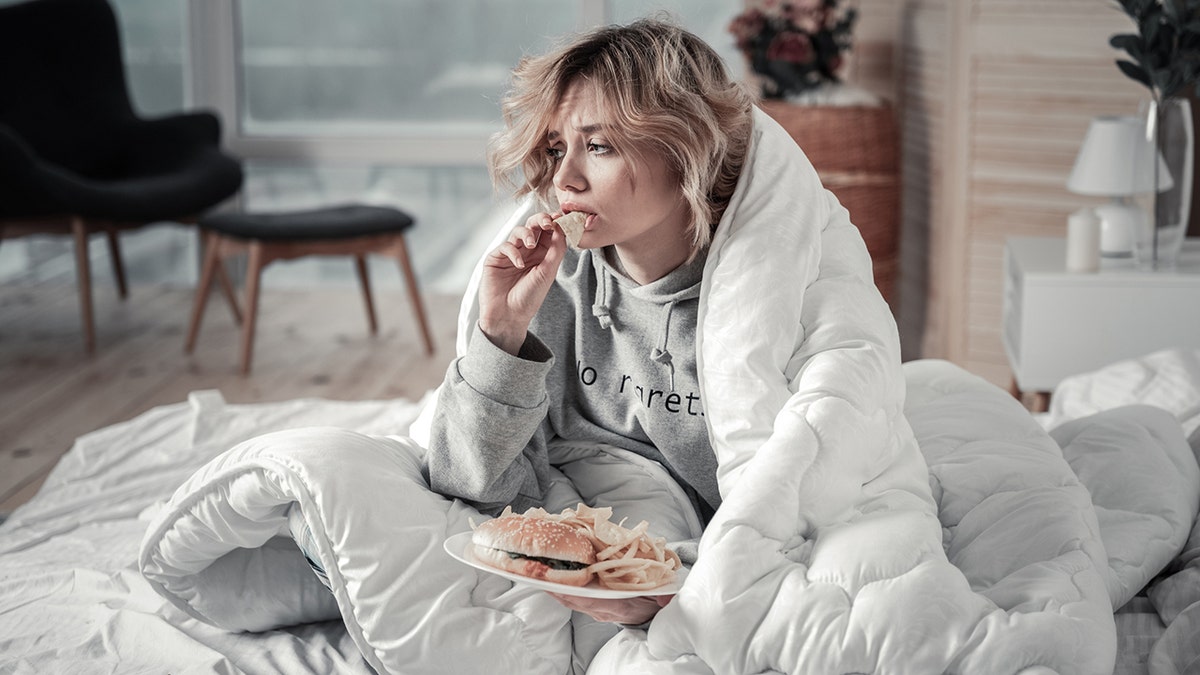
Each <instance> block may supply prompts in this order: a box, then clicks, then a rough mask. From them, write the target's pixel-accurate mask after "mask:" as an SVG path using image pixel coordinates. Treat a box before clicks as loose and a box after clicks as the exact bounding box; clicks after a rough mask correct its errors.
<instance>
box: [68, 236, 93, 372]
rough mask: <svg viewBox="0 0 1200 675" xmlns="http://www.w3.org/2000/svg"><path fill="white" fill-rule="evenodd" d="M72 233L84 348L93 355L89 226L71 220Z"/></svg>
mask: <svg viewBox="0 0 1200 675" xmlns="http://www.w3.org/2000/svg"><path fill="white" fill-rule="evenodd" d="M71 233H72V234H73V235H74V237H75V276H76V282H77V283H78V284H79V314H80V319H81V320H82V321H83V348H84V350H85V351H86V352H87V353H88V355H92V354H95V353H96V326H95V324H94V323H93V322H92V266H91V263H90V262H89V260H88V232H87V225H85V224H84V222H83V219H82V218H78V217H75V218H72V219H71Z"/></svg>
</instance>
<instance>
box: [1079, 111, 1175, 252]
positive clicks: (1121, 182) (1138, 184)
mask: <svg viewBox="0 0 1200 675" xmlns="http://www.w3.org/2000/svg"><path fill="white" fill-rule="evenodd" d="M1152 157H1156V158H1157V160H1158V190H1159V191H1160V192H1162V191H1165V190H1170V189H1171V188H1172V187H1173V186H1174V181H1172V180H1171V172H1170V170H1169V169H1168V168H1167V163H1166V161H1165V160H1163V157H1162V154H1161V153H1159V152H1157V151H1155V149H1154V144H1153V143H1152V142H1151V141H1150V140H1149V139H1148V138H1147V137H1146V124H1145V121H1144V120H1143V119H1142V118H1140V117H1124V116H1102V117H1096V118H1094V119H1093V120H1092V123H1091V126H1089V127H1088V131H1087V135H1086V136H1085V137H1084V139H1083V146H1082V147H1080V148H1079V155H1078V156H1077V157H1076V158H1075V167H1074V168H1073V169H1071V177H1070V178H1068V179H1067V189H1068V190H1070V191H1071V192H1074V193H1075V194H1080V195H1090V196H1093V197H1112V201H1111V202H1109V203H1107V204H1102V205H1100V206H1097V207H1096V208H1095V211H1096V216H1097V217H1098V218H1099V219H1100V257H1101V258H1103V259H1121V258H1132V257H1133V242H1134V236H1135V233H1136V232H1138V230H1139V229H1140V228H1144V227H1147V226H1149V224H1150V219H1149V216H1148V214H1147V213H1146V211H1145V209H1143V208H1142V207H1141V206H1139V205H1137V204H1135V203H1134V202H1133V201H1131V200H1130V197H1132V196H1134V195H1137V194H1142V193H1147V192H1153V191H1154V179H1155V175H1154V165H1153V164H1151V161H1152V160H1151V158H1152Z"/></svg>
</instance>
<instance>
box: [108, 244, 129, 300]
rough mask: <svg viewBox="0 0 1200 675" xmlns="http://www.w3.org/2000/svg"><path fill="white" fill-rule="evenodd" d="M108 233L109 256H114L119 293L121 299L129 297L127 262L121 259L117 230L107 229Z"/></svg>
mask: <svg viewBox="0 0 1200 675" xmlns="http://www.w3.org/2000/svg"><path fill="white" fill-rule="evenodd" d="M104 233H105V234H106V235H108V257H109V258H112V268H113V276H114V277H116V280H117V293H118V294H120V296H121V299H122V300H124V299H125V298H127V297H129V286H128V284H126V283H125V263H124V262H122V260H121V244H120V242H119V241H117V231H116V230H105V232H104Z"/></svg>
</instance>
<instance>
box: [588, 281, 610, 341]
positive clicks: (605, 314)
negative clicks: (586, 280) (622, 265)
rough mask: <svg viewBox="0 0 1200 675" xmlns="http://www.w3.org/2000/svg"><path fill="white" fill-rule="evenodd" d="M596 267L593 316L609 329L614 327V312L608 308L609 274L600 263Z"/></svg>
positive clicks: (603, 326) (605, 328) (601, 325)
mask: <svg viewBox="0 0 1200 675" xmlns="http://www.w3.org/2000/svg"><path fill="white" fill-rule="evenodd" d="M595 268H596V300H595V302H593V303H592V316H594V317H596V320H597V321H599V322H600V327H601V328H603V329H604V330H608V329H609V328H611V327H612V312H610V311H609V309H608V274H607V273H605V271H604V269H603V268H602V267H601V266H600V265H595Z"/></svg>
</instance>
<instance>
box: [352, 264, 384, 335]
mask: <svg viewBox="0 0 1200 675" xmlns="http://www.w3.org/2000/svg"><path fill="white" fill-rule="evenodd" d="M354 266H355V267H356V268H358V281H359V284H360V285H361V286H362V294H363V301H364V302H366V303H367V324H368V325H369V326H370V328H371V335H375V334H377V333H378V332H379V324H378V323H377V322H376V321H375V303H374V302H372V301H371V279H370V277H369V276H368V275H367V257H366V256H365V255H363V254H361V253H357V254H355V255H354Z"/></svg>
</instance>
